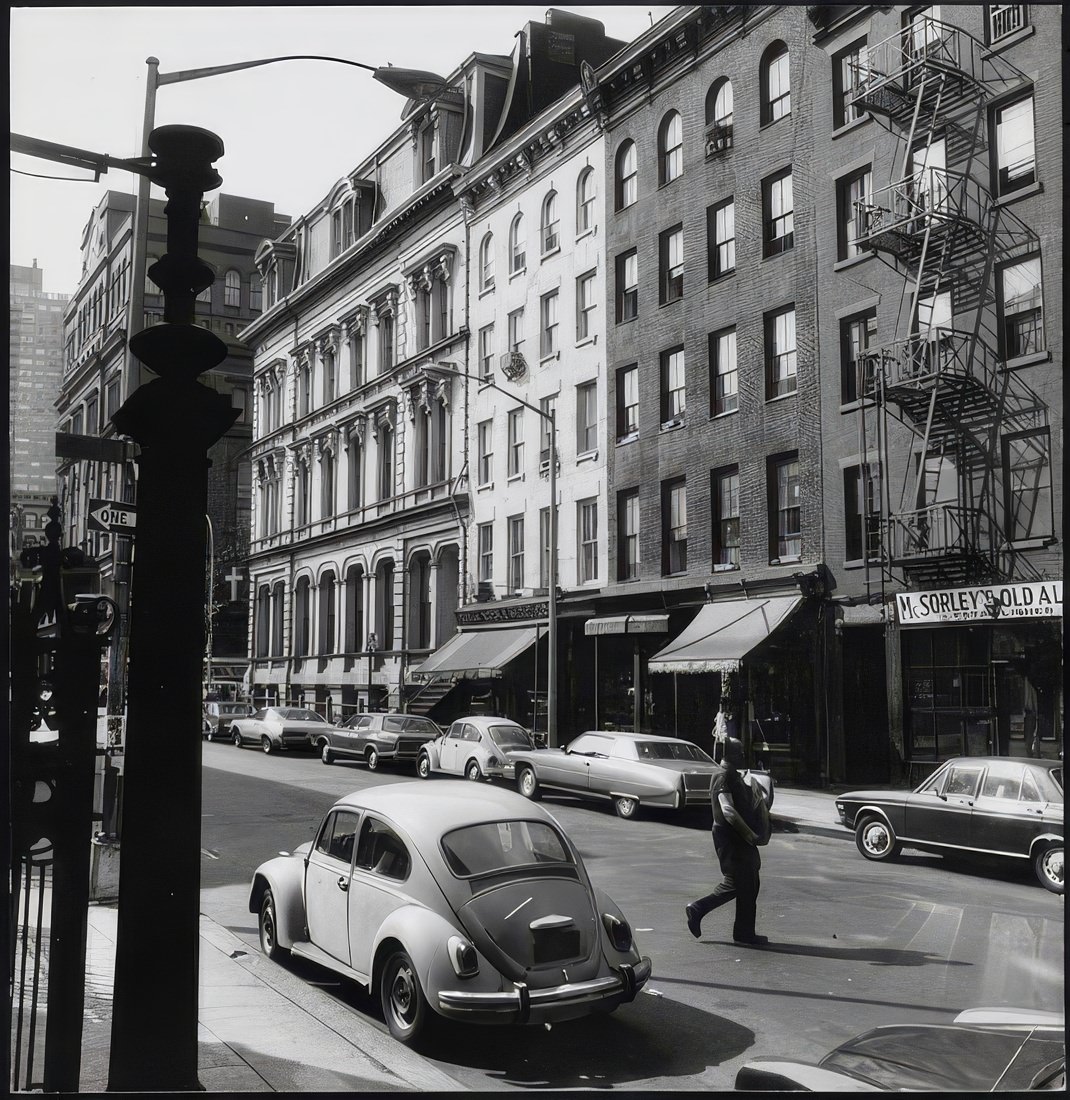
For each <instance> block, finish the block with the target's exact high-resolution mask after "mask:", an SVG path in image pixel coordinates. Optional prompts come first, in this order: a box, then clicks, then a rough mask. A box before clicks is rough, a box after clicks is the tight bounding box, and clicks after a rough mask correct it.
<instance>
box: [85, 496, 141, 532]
mask: <svg viewBox="0 0 1070 1100" xmlns="http://www.w3.org/2000/svg"><path fill="white" fill-rule="evenodd" d="M136 524H137V508H136V506H135V505H133V504H120V503H119V502H118V501H116V500H92V499H91V500H90V501H89V529H90V531H104V532H105V533H107V534H110V535H132V534H133V533H134V527H135V526H136Z"/></svg>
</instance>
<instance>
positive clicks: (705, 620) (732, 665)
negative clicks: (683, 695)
mask: <svg viewBox="0 0 1070 1100" xmlns="http://www.w3.org/2000/svg"><path fill="white" fill-rule="evenodd" d="M801 603H802V596H768V597H766V598H765V599H752V600H725V601H724V602H722V603H708V604H705V605H704V606H703V607H702V609H701V610H700V611H699V613H698V614H697V615H696V616H695V617H694V619H693V620H692V621H691V623H690V624H689V625H688V626H687V627H686V628H685V629H684V631H683V633H682V634H681V635H680V636H679V637H678V638H677V639H676V640H675V641H672V642H670V643H669V644H668V645H667V646H666V647H665V648H664V649H662V650H661V651H660V652H658V653H655V654H654V656H653V657H651V658H650V662H649V664H648V665H647V669H648V670H649V671H650V672H734V671H735V670H736V669H738V668H739V663H740V661H741V660H742V659H743V658H744V657H745V656H746V655H747V654H748V653H750V651H751V650H752V649H754V647H755V646H757V645H758V644H759V643H760V642H764V641H765V639H766V638H768V637H769V635H770V634H772V633H773V631H774V630H776V628H777V627H778V626H780V624H781V623H783V622H784V621H785V620H786V619H788V618H789V617H790V616H791V615H792V613H793V612H794V611H795V609H796V608H797V607H798V606H799V604H801Z"/></svg>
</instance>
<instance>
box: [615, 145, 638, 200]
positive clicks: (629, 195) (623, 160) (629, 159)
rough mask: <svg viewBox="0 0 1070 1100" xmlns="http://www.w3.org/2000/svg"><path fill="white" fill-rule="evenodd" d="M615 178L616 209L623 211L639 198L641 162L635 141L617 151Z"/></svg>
mask: <svg viewBox="0 0 1070 1100" xmlns="http://www.w3.org/2000/svg"><path fill="white" fill-rule="evenodd" d="M614 178H615V180H616V208H617V209H618V210H623V209H624V208H625V207H627V206H631V205H632V203H633V202H635V201H636V199H638V198H639V161H638V157H637V156H636V152H635V142H634V141H626V142H625V143H624V144H623V145H622V146H621V147H620V149H618V150H617V164H616V171H615V173H614Z"/></svg>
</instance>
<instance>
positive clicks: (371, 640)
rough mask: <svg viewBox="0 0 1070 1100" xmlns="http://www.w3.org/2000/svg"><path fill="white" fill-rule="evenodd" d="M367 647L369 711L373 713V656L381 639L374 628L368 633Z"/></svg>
mask: <svg viewBox="0 0 1070 1100" xmlns="http://www.w3.org/2000/svg"><path fill="white" fill-rule="evenodd" d="M366 648H367V650H368V713H369V714H371V711H372V656H373V655H374V654H375V651H376V649H378V648H379V639H378V638H376V636H375V631H374V630H373V631H372V632H371V634H369V635H368V641H367V647H366Z"/></svg>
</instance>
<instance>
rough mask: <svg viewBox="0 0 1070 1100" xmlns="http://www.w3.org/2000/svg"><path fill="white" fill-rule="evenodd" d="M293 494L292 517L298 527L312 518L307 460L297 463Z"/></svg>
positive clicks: (310, 474) (310, 485)
mask: <svg viewBox="0 0 1070 1100" xmlns="http://www.w3.org/2000/svg"><path fill="white" fill-rule="evenodd" d="M294 496H295V497H296V499H295V501H294V519H295V521H296V522H297V526H298V527H304V526H306V525H307V524H308V523H309V522H310V521H311V519H312V472H311V470H309V468H308V463H307V462H304V461H301V462H298V464H297V476H296V478H295V479H294Z"/></svg>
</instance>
